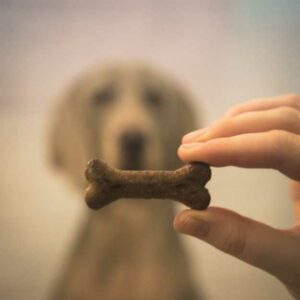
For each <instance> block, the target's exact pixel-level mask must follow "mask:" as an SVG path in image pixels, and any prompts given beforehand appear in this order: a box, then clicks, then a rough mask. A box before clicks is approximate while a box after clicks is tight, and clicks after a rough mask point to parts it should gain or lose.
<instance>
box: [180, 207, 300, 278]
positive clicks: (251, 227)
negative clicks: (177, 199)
mask: <svg viewBox="0 0 300 300" xmlns="http://www.w3.org/2000/svg"><path fill="white" fill-rule="evenodd" d="M174 228H175V229H176V230H177V231H178V232H181V233H185V234H188V235H192V236H194V237H196V238H199V239H201V240H203V241H205V242H207V243H209V244H211V245H212V246H214V247H216V248H218V249H220V250H221V251H224V252H226V253H228V254H230V255H233V256H235V257H237V258H239V259H241V260H243V261H245V262H247V263H249V264H252V265H254V266H257V267H259V268H262V269H264V270H266V271H268V272H270V273H272V274H274V275H275V276H277V277H279V278H280V279H281V280H283V281H284V280H285V279H286V278H290V276H291V274H290V271H291V270H294V269H295V264H298V265H299V267H298V268H296V270H300V260H299V253H300V242H299V238H296V237H295V236H294V235H293V234H291V233H290V232H288V231H282V230H277V229H274V228H272V227H269V226H267V225H264V224H262V223H259V222H256V221H254V220H251V219H248V218H245V217H243V216H241V215H238V214H236V213H234V212H232V211H229V210H226V209H221V208H217V207H209V208H208V209H207V210H205V211H196V210H185V211H182V212H180V213H178V214H177V216H176V217H175V220H174ZM299 272H300V271H299ZM297 275H298V276H300V274H297ZM298 278H300V277H298Z"/></svg>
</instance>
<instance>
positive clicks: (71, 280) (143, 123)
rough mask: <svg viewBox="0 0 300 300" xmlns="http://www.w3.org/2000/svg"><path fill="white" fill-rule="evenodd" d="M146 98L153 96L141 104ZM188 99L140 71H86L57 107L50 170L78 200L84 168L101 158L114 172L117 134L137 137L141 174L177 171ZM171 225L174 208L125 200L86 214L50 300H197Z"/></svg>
mask: <svg viewBox="0 0 300 300" xmlns="http://www.w3.org/2000/svg"><path fill="white" fill-rule="evenodd" d="M112 86H113V88H112ZM149 90H150V93H153V91H154V96H153V95H152V96H150V97H148V98H147V97H145V91H149ZM111 93H113V96H112V94H111ZM155 93H156V94H155ZM99 95H100V96H99ZM188 98H189V97H188V96H187V95H186V92H184V91H183V89H182V88H181V87H180V86H179V85H178V84H177V83H176V82H175V81H174V80H172V79H170V78H169V77H168V76H166V75H164V74H162V73H161V72H158V71H156V70H153V69H151V68H149V67H145V66H143V65H138V64H114V65H109V66H106V67H102V68H101V67H98V66H97V67H95V68H93V69H91V70H88V71H86V72H84V73H83V74H81V75H80V76H78V77H77V78H76V79H75V80H74V82H73V83H72V84H71V86H70V87H69V88H68V89H67V90H66V91H65V94H64V95H63V96H62V99H61V100H60V103H59V106H58V108H57V111H56V114H55V119H56V120H55V122H54V126H53V132H52V145H51V149H52V150H51V152H52V157H53V162H54V163H55V165H56V166H57V167H59V168H60V169H61V170H62V171H64V172H65V174H66V175H67V176H68V177H69V178H70V179H71V181H72V182H73V183H74V184H75V186H76V187H77V188H79V189H80V191H81V192H83V189H84V186H85V184H86V182H85V179H84V168H85V165H86V163H87V161H88V160H90V159H91V158H95V157H100V158H102V159H104V160H105V161H107V162H108V163H110V164H112V165H114V166H116V167H119V164H120V161H121V160H122V152H121V151H120V149H119V148H120V147H119V144H118V141H119V137H120V134H121V133H122V132H123V131H124V130H132V129H133V130H135V129H137V130H139V132H141V133H142V134H143V136H144V137H145V140H146V146H145V149H144V151H143V157H142V158H143V159H142V162H143V165H142V167H143V168H144V169H175V168H177V167H178V166H179V165H181V163H180V161H179V160H178V158H177V147H178V145H179V144H180V140H181V137H182V135H183V134H184V133H186V132H188V131H190V130H193V129H194V128H195V127H196V124H195V118H194V114H193V108H192V104H191V102H190V100H189V99H188ZM99 99H100V100H99ZM107 99H110V100H109V103H108V101H107ZM172 219H173V204H172V202H171V201H162V200H133V199H126V200H125V199H124V200H122V201H118V202H116V203H113V204H111V205H109V206H108V207H105V208H104V209H102V210H101V211H97V212H94V211H93V212H89V213H88V216H87V221H86V224H84V225H83V231H82V232H81V233H80V236H79V238H78V241H77V243H76V245H75V246H74V251H73V253H72V255H71V257H70V261H69V266H68V268H67V270H65V272H64V274H63V276H62V279H61V281H60V285H59V287H58V288H57V290H56V293H55V297H54V299H64V300H67V299H70V300H76V299H78V300H79V299H84V300H90V299H91V300H94V299H105V300H127V299H128V300H135V299H136V300H148V299H149V300H153V299H156V300H160V299H161V300H168V299H169V300H171V299H172V300H176V299H178V300H181V299H182V300H183V299H185V300H189V299H191V300H192V299H196V298H197V297H196V293H195V289H194V286H193V284H192V281H191V278H190V274H189V268H188V263H187V260H186V255H185V252H184V250H183V247H182V245H181V242H180V240H179V239H178V236H177V234H176V233H175V232H174V230H173V228H172ZM197 299H198V298H197Z"/></svg>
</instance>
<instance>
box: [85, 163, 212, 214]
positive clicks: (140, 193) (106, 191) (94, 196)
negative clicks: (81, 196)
mask: <svg viewBox="0 0 300 300" xmlns="http://www.w3.org/2000/svg"><path fill="white" fill-rule="evenodd" d="M85 174H86V178H87V180H88V181H89V182H90V184H89V186H88V187H87V189H86V194H85V200H86V202H87V205H88V206H89V207H90V208H92V209H99V208H101V207H103V206H105V205H107V204H109V203H111V202H113V201H115V200H117V199H120V198H144V199H153V198H158V199H173V200H177V201H179V202H181V203H183V204H185V205H187V206H189V207H191V208H193V209H199V210H202V209H205V208H207V206H208V205H209V202H210V195H209V193H208V191H207V189H206V188H205V187H204V185H205V184H206V183H207V181H208V180H209V179H210V177H211V171H210V168H209V166H208V165H206V164H204V163H200V162H193V163H190V164H188V165H185V166H184V167H182V168H180V169H177V170H175V171H152V170H151V171H150V170H149V171H127V170H126V171H124V170H119V169H116V168H113V167H111V166H109V165H107V164H106V163H104V162H103V161H101V160H98V159H95V160H91V161H90V162H89V163H88V165H87V169H86V172H85Z"/></svg>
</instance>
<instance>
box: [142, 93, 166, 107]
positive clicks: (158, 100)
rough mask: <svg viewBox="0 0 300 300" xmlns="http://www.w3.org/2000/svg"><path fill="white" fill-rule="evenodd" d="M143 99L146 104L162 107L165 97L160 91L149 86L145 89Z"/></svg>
mask: <svg viewBox="0 0 300 300" xmlns="http://www.w3.org/2000/svg"><path fill="white" fill-rule="evenodd" d="M143 100H144V102H145V103H146V105H149V106H151V107H160V106H161V105H162V101H163V97H162V94H161V93H160V92H159V91H157V90H155V89H150V88H148V89H145V90H144V91H143Z"/></svg>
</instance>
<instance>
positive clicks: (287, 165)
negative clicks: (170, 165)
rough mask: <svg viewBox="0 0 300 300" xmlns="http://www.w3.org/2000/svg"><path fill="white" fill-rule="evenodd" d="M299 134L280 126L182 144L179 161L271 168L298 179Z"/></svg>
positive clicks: (299, 167) (299, 164)
mask: <svg viewBox="0 0 300 300" xmlns="http://www.w3.org/2000/svg"><path fill="white" fill-rule="evenodd" d="M299 153H300V137H299V136H298V135H295V134H292V133H288V132H285V131H280V130H273V131H271V132H262V133H248V134H241V135H236V136H232V137H227V138H216V139H211V140H208V141H207V142H205V143H187V144H182V145H181V146H180V147H179V149H178V156H179V157H180V158H181V159H182V160H183V161H187V162H188V161H203V162H206V163H208V164H210V165H212V166H215V167H222V166H237V167H244V168H273V169H276V170H278V171H280V172H282V173H283V174H285V175H287V176H288V177H290V178H292V179H295V180H300V172H299V170H300V156H299Z"/></svg>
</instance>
